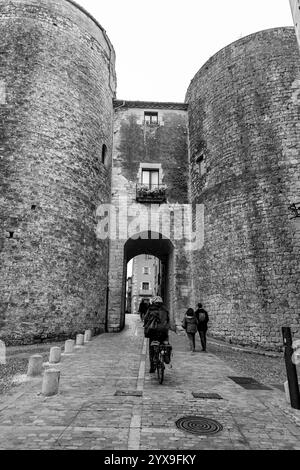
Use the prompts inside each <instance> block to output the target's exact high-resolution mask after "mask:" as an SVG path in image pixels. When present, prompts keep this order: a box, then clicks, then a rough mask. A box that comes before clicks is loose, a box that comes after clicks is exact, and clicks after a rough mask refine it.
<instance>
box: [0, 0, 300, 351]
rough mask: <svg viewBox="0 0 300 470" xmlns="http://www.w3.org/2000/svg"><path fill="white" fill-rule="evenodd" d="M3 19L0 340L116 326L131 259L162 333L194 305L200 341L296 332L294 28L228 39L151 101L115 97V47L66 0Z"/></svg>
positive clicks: (271, 338) (257, 339)
mask: <svg viewBox="0 0 300 470" xmlns="http://www.w3.org/2000/svg"><path fill="white" fill-rule="evenodd" d="M0 25H1V29H0V32H1V33H0V34H1V41H0V84H1V95H0V97H1V104H0V133H1V140H0V168H1V172H0V178H1V179H0V218H1V235H0V338H1V340H3V341H5V343H6V344H29V343H33V342H39V341H46V340H56V339H63V338H67V337H70V336H71V337H72V336H74V335H75V334H76V333H79V332H81V331H82V330H85V329H89V328H91V329H93V331H94V333H95V334H97V333H100V332H103V331H109V332H118V331H120V330H121V329H122V328H123V327H124V324H125V290H126V266H127V263H128V262H129V261H130V260H131V259H133V258H134V257H135V256H138V255H141V254H146V255H152V256H156V257H157V258H159V259H160V261H161V266H162V273H161V279H160V283H161V292H163V293H164V300H165V302H166V304H167V305H168V307H169V309H170V312H171V316H172V323H173V327H174V328H176V325H179V324H180V322H181V319H182V317H183V313H184V311H185V309H186V308H187V307H188V306H195V303H196V302H197V301H201V302H202V303H203V304H204V306H205V308H206V309H207V310H208V311H209V313H210V333H211V335H213V336H214V337H217V338H222V339H225V340H227V341H230V342H232V343H240V344H244V345H251V346H257V347H261V348H265V349H273V350H276V349H278V348H280V346H281V344H282V338H281V327H282V326H290V327H291V328H292V331H293V332H294V333H295V334H299V333H300V319H299V286H300V278H299V249H300V225H299V222H298V221H299V220H300V219H299V218H298V217H296V215H297V214H298V215H299V212H298V209H299V202H300V179H299V177H300V170H299V159H300V123H299V116H300V61H299V49H298V47H297V40H296V35H295V30H294V28H292V27H287V28H276V29H271V30H267V31H261V32H258V33H256V34H252V35H250V36H247V37H245V38H243V39H240V40H238V41H237V42H235V43H233V44H230V45H229V46H227V47H225V48H224V49H222V50H221V51H220V52H218V53H217V54H216V55H214V56H213V57H212V58H211V59H209V60H208V62H207V63H206V64H204V65H203V66H202V67H201V68H200V70H199V71H198V73H197V74H196V75H195V77H194V78H193V80H192V81H191V83H190V86H189V88H188V90H187V93H186V99H185V103H157V102H143V101H134V102H133V101H123V100H116V99H115V98H116V76H115V68H114V64H115V52H114V49H113V46H112V44H111V43H110V41H109V39H108V37H107V35H106V33H105V31H104V29H103V28H102V27H101V26H100V25H99V24H98V23H97V21H96V20H95V19H93V18H92V17H91V16H90V15H89V14H88V13H87V12H85V11H84V10H83V9H82V8H81V7H79V6H78V5H76V4H75V3H74V2H73V1H69V0H10V1H9V2H8V1H5V0H1V1H0ZM199 47H200V45H199ZM199 65H200V64H199ZM141 98H142V97H141ZM297 204H298V205H297Z"/></svg>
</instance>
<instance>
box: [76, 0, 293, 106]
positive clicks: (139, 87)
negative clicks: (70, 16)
mask: <svg viewBox="0 0 300 470" xmlns="http://www.w3.org/2000/svg"><path fill="white" fill-rule="evenodd" d="M77 3H79V4H80V5H81V6H83V7H84V8H85V9H86V10H87V11H88V12H89V13H91V14H92V15H93V16H94V17H95V18H96V19H97V20H98V22H99V23H100V24H101V26H102V27H103V28H104V29H105V30H106V32H107V34H108V37H109V39H110V41H111V42H112V44H113V46H114V49H115V52H116V72H117V81H118V85H117V98H118V99H124V100H139V101H172V102H184V99H185V93H186V90H187V88H188V86H189V84H190V81H191V80H192V78H193V76H194V75H195V73H196V72H197V71H198V70H199V69H200V68H201V67H202V65H203V64H204V63H205V62H206V61H207V60H208V59H209V58H210V57H211V56H212V55H214V54H215V53H216V52H218V51H219V50H220V49H222V48H223V47H225V46H226V45H228V44H230V43H231V42H233V41H236V40H238V39H240V38H241V37H243V36H247V35H248V34H251V33H254V32H257V31H260V30H263V29H268V28H274V27H278V26H291V25H292V24H293V20H292V15H291V10H290V4H289V0H251V1H245V0H227V1H225V0H77Z"/></svg>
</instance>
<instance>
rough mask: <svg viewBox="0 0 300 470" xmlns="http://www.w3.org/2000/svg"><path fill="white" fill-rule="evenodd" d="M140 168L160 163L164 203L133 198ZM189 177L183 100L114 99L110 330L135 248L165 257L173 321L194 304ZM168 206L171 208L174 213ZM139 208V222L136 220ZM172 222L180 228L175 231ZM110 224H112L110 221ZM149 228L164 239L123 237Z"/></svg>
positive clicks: (121, 309) (116, 324)
mask: <svg viewBox="0 0 300 470" xmlns="http://www.w3.org/2000/svg"><path fill="white" fill-rule="evenodd" d="M149 110H150V112H156V113H157V114H158V123H157V125H155V124H154V125H147V124H146V123H145V122H144V113H145V112H146V113H147V112H149ZM143 168H150V169H154V168H157V169H159V175H160V176H159V184H163V185H166V188H167V190H166V191H167V192H166V194H167V199H166V203H163V204H155V203H152V204H151V203H150V202H137V200H136V185H137V184H139V183H141V173H142V169H143ZM188 180H189V167H188V141H187V113H186V109H185V106H184V105H183V104H177V105H176V104H175V103H173V104H172V105H169V104H168V103H135V102H124V103H121V104H120V102H117V103H115V122H114V146H113V169H112V204H113V205H114V206H115V207H116V210H117V213H118V218H117V230H116V232H115V234H116V237H115V239H113V240H111V243H110V266H109V305H108V330H109V331H111V332H113V331H119V330H120V329H122V327H123V325H124V318H125V302H124V293H125V290H124V283H125V274H126V264H127V262H128V261H129V260H130V259H132V258H133V257H134V256H137V255H139V254H152V255H153V256H157V257H159V258H160V259H161V260H162V262H163V263H165V268H164V269H165V276H166V285H167V289H166V296H165V298H164V301H165V303H166V305H167V307H168V308H169V310H170V313H171V321H172V325H173V327H175V325H176V324H179V323H180V322H181V319H182V317H183V315H184V312H185V311H186V309H187V308H188V307H189V306H190V305H191V304H192V305H193V303H194V302H193V290H192V278H191V263H190V252H189V251H188V250H186V249H185V248H186V239H184V238H183V237H182V236H181V234H182V233H183V226H184V223H183V217H182V209H183V207H184V204H187V203H188V200H189V199H188ZM171 207H173V208H174V210H173V216H172V217H171V216H170V214H171ZM131 208H132V211H133V212H131ZM135 211H136V212H135ZM137 214H139V215H138V217H137V220H138V222H140V224H139V223H136V225H135V222H134V220H135V215H137ZM149 214H151V217H150V215H149ZM159 214H160V217H161V221H162V223H161V224H159V223H157V225H155V224H153V221H154V220H157V221H159ZM175 223H177V225H178V226H179V229H180V230H178V231H177V233H176V234H174V225H175ZM135 226H136V230H134V227H135ZM172 227H173V228H172ZM111 230H114V227H113V226H111ZM148 230H151V237H154V236H156V235H157V236H159V234H161V236H162V237H163V238H162V240H161V241H159V240H153V239H152V240H151V239H149V240H143V242H144V243H140V242H138V241H137V240H135V241H134V242H132V243H130V246H129V245H128V244H127V243H126V242H127V241H128V240H129V239H130V237H131V236H132V235H134V236H135V235H139V234H141V233H143V234H145V235H146V237H147V238H148V233H147V231H148ZM131 232H133V233H131ZM179 232H180V233H179ZM155 234H156V235H155ZM128 243H129V242H128Z"/></svg>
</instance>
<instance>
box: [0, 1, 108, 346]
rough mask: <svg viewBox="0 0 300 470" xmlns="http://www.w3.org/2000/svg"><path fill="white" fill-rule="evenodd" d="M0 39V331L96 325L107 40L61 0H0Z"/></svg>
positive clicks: (102, 272)
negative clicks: (1, 89) (0, 93)
mask: <svg viewBox="0 0 300 470" xmlns="http://www.w3.org/2000/svg"><path fill="white" fill-rule="evenodd" d="M0 37H1V42H0V81H1V83H2V84H3V83H4V84H5V94H6V96H5V100H3V102H2V104H1V105H0V133H1V135H0V139H1V141H0V219H1V227H0V228H1V233H0V328H1V329H0V337H1V339H4V340H5V341H6V342H7V343H8V344H13V343H31V342H35V341H41V340H46V339H58V338H63V337H65V336H69V335H73V334H75V333H76V332H79V331H81V330H83V329H84V328H88V327H89V328H94V329H95V331H98V330H99V329H103V327H104V323H105V314H106V293H107V270H108V244H107V241H102V240H98V239H97V237H96V224H97V220H96V209H97V206H98V205H99V204H100V203H101V202H104V201H108V200H109V199H110V179H111V176H110V174H111V164H110V160H111V152H112V122H113V106H112V98H113V96H114V93H115V73H114V60H115V59H114V51H113V48H112V46H111V44H110V42H109V40H108V38H107V36H106V34H105V32H104V31H103V30H102V28H101V27H100V25H98V24H97V23H96V22H95V20H93V18H91V17H90V16H89V15H88V14H86V13H85V12H83V11H82V10H81V9H80V8H79V7H77V6H76V5H74V4H73V3H72V2H69V1H65V0H30V1H25V0H24V1H20V0H12V1H9V2H7V1H4V0H1V1H0ZM103 145H105V146H106V148H107V152H106V156H105V159H106V161H105V162H104V163H103V161H102V157H103V156H104V155H102V149H103ZM104 148H105V147H104Z"/></svg>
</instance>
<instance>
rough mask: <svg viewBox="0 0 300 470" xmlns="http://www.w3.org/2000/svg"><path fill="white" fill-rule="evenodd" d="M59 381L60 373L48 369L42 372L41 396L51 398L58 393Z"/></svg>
mask: <svg viewBox="0 0 300 470" xmlns="http://www.w3.org/2000/svg"><path fill="white" fill-rule="evenodd" d="M59 379H60V371H59V370H56V369H48V370H45V372H44V377H43V384H42V394H43V395H45V396H46V397H51V396H52V395H56V394H57V393H58V386H59Z"/></svg>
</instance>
